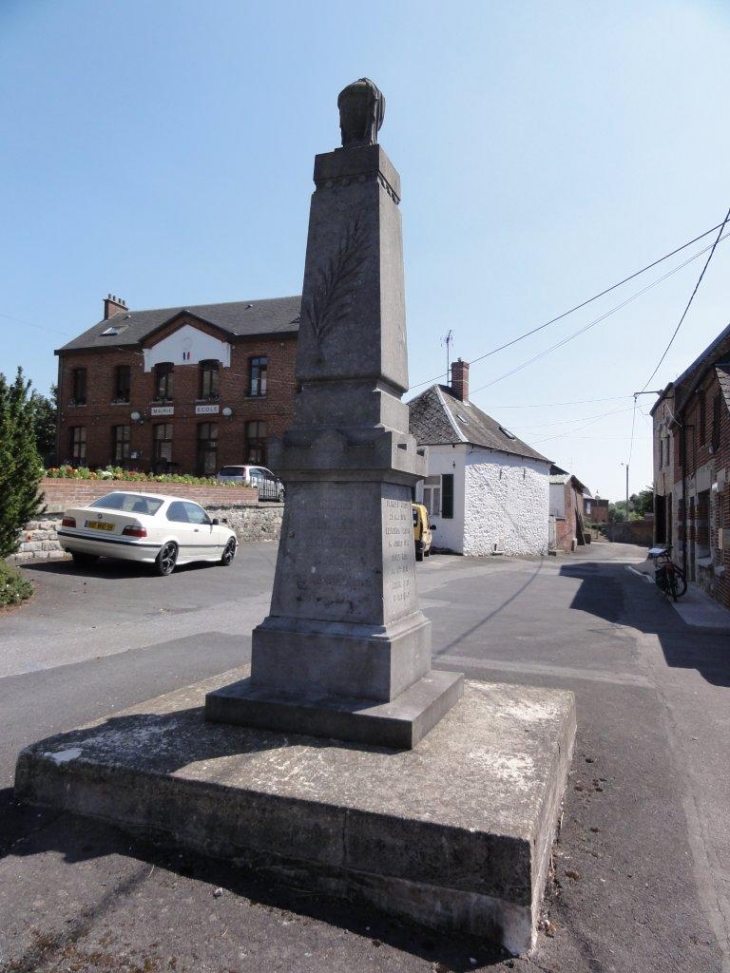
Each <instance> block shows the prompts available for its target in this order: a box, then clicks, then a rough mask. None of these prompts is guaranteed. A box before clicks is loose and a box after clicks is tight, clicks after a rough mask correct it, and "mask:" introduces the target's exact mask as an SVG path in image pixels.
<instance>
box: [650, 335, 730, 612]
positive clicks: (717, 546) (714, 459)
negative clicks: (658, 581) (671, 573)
mask: <svg viewBox="0 0 730 973" xmlns="http://www.w3.org/2000/svg"><path fill="white" fill-rule="evenodd" d="M729 363H730V329H726V330H725V331H724V332H723V333H722V334H721V335H720V336H719V337H718V339H717V340H716V341H715V342H713V344H712V345H710V347H709V348H708V349H706V350H705V352H703V353H702V355H701V356H700V357H699V358H698V359H697V360H696V361H695V362H694V363H693V364H692V365H691V366H690V367H689V368H688V369H687V370H686V371H685V372H684V373H683V374H682V375H681V376H680V377H679V378H678V379H677V380H676V382H674V383H672V384H671V385H669V386H667V388H666V389H665V390H664V392H663V394H662V397H661V398H660V400H659V402H658V403H657V405H655V406H654V409H653V410H652V415H653V418H654V487H655V510H656V514H657V516H656V522H657V530H656V536H655V539H656V540H657V541H660V542H666V543H669V544H672V545H673V547H674V555H673V556H674V559H675V560H676V561H677V562H678V563H679V564H680V566H682V567H684V568H685V570H686V572H687V578H688V580H689V581H692V582H695V583H697V584H699V585H700V586H701V587H702V588H704V589H705V590H706V591H707V592H708V593H709V594H711V595H712V596H713V597H714V598H715V599H716V600H717V601H718V602H719V603H720V604H722V605H723V606H724V607H726V608H729V609H730V412H729V411H728V407H729V404H730V364H729Z"/></svg>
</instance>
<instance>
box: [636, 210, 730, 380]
mask: <svg viewBox="0 0 730 973" xmlns="http://www.w3.org/2000/svg"><path fill="white" fill-rule="evenodd" d="M728 220H730V209H729V210H728V211H727V213H726V215H725V219H724V220H723V221H722V223H721V225H720V230H719V232H718V234H717V239H716V240H715V242H714V243H713V244H712V247H711V248H710V253H709V256H708V257H707V260H706V261H705V266H704V267H703V268H702V272H701V274H700V276H699V278H698V280H697V283H696V284H695V289H694V290H693V291H692V294H691V296H690V299H689V300H688V301H687V306H686V307H685V309H684V311H683V312H682V317H681V318H680V319H679V324H678V325H677V327H676V328H675V329H674V334H673V335H672V337H671V338H670V339H669V344H668V345H667V347H666V348H665V349H664V353H663V355H662V357H661V358H660V359H659V361H658V362H657V366H656V368H655V369H654V371H653V372H652V373H651V375H650V376H649V378H648V379H647V380H646V384H645V385H644V388H643V389H642V390H641V391H642V392H643V391H644V389H646V386H647V385H648V384H649V382H651V380H652V379H653V378H654V376H655V375H656V373H657V372H658V371H659V368H660V366H661V364H662V362H663V361H664V359H665V358H666V357H667V352H668V351H669V349H670V348H671V347H672V344H673V343H674V339H675V338H676V337H677V335H678V333H679V329H680V328H681V327H682V325H683V324H684V319H685V318H686V317H687V312H688V311H689V309H690V307H691V306H692V301H694V299H695V294H696V293H697V291H698V290H699V288H700V284H701V283H702V278H703V277H704V276H705V271H706V270H707V268H708V267H709V265H710V261H711V260H712V258H713V256H714V253H715V249H716V248H717V245H718V243H719V242H720V240H722V239H723V236H722V231H723V230H724V229H725V224H726V223H727V221H728Z"/></svg>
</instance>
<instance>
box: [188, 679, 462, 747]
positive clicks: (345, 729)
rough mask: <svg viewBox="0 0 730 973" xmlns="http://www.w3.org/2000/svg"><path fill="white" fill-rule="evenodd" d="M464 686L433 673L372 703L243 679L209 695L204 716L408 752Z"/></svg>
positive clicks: (454, 699) (220, 721)
mask: <svg viewBox="0 0 730 973" xmlns="http://www.w3.org/2000/svg"><path fill="white" fill-rule="evenodd" d="M463 683H464V677H463V675H462V674H461V673H460V672H458V673H457V672H441V671H440V670H438V669H432V670H431V671H430V672H428V673H427V674H426V675H425V676H424V677H423V678H422V679H419V680H418V682H416V683H414V684H413V685H412V686H410V687H409V688H408V689H406V690H405V692H403V693H401V694H400V695H399V696H398V697H397V698H396V699H394V700H392V701H391V702H389V703H374V702H373V701H372V700H369V699H346V698H342V697H329V696H316V695H311V694H310V695H304V694H302V693H286V692H283V691H278V692H277V691H276V690H272V689H271V688H269V687H268V686H264V687H258V686H255V685H252V682H251V679H242V680H240V681H239V682H235V683H233V685H231V686H224V687H222V688H221V689H216V690H213V692H211V693H208V695H207V696H206V698H205V716H206V719H208V720H214V721H215V722H217V723H237V724H240V725H241V726H256V727H260V728H262V729H268V730H274V731H276V732H279V733H306V734H308V735H310V736H317V737H327V738H331V739H335V740H346V741H348V742H350V743H360V744H369V745H372V746H376V747H392V748H393V749H396V750H411V749H413V747H415V746H416V745H417V744H418V743H420V741H421V740H422V739H423V737H425V736H426V734H427V733H429V732H430V731H431V729H432V728H433V727H434V726H435V725H436V724H437V723H438V722H439V720H441V719H442V718H443V717H444V716H445V715H446V713H448V711H449V710H450V709H451V707H452V706H454V705H455V704H456V703H458V701H459V700H460V699H461V697H462V695H463V691H464V687H463Z"/></svg>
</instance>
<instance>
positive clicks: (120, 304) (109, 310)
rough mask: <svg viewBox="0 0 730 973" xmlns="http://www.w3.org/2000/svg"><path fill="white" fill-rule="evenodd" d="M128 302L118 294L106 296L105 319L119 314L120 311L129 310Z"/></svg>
mask: <svg viewBox="0 0 730 973" xmlns="http://www.w3.org/2000/svg"><path fill="white" fill-rule="evenodd" d="M128 310H129V308H128V307H127V302H126V301H125V300H123V299H122V298H121V297H117V296H116V294H109V296H108V297H106V298H104V320H105V321H108V320H109V318H111V317H113V316H114V315H115V314H118V313H119V312H120V311H128Z"/></svg>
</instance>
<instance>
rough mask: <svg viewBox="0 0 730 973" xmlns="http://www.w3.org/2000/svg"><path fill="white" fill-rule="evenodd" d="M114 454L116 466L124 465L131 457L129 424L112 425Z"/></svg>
mask: <svg viewBox="0 0 730 973" xmlns="http://www.w3.org/2000/svg"><path fill="white" fill-rule="evenodd" d="M112 455H113V457H114V465H115V466H123V465H124V464H125V463H126V462H127V460H128V459H129V426H113V427H112Z"/></svg>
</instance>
